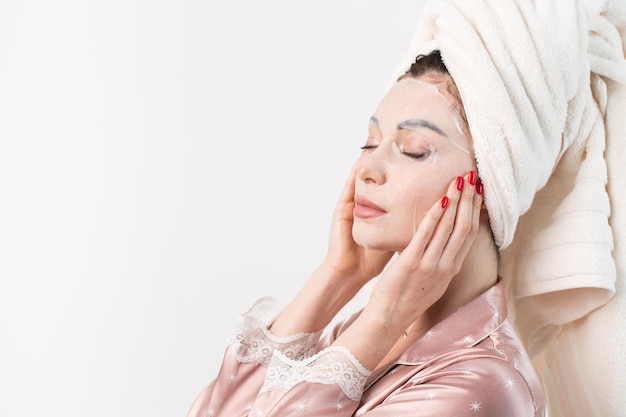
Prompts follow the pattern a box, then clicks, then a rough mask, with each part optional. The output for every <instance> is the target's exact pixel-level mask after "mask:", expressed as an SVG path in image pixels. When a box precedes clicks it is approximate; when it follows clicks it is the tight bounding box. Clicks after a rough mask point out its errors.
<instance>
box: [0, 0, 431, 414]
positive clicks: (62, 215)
mask: <svg viewBox="0 0 626 417" xmlns="http://www.w3.org/2000/svg"><path fill="white" fill-rule="evenodd" d="M422 7H423V1H408V0H403V1H393V2H388V1H383V0H379V1H356V0H355V1H326V2H295V1H287V0H283V1H277V0H272V1H263V2H258V1H252V0H249V1H242V0H239V1H229V2H226V1H223V2H219V3H217V2H209V1H206V0H205V1H184V0H183V1H180V0H179V1H174V0H152V1H148V0H145V1H139V0H123V1H122V0H109V1H99V2H96V1H85V0H74V1H72V0H56V1H28V0H3V1H2V2H0V415H1V416H6V417H19V416H29V417H30V416H59V417H72V416H90V417H93V416H116V417H118V416H164V417H165V416H168V417H169V416H184V415H185V414H186V412H187V411H188V409H189V407H190V405H191V403H192V402H193V400H194V398H195V396H196V395H197V394H198V392H199V391H200V390H201V389H202V388H203V387H204V386H205V385H206V384H207V383H208V382H209V381H210V380H211V379H212V378H213V377H214V375H215V373H216V372H217V369H218V366H219V364H220V361H221V357H222V353H223V349H224V347H225V343H226V340H227V338H228V336H229V334H230V330H231V328H232V324H233V322H234V320H235V319H236V317H237V315H238V314H239V313H240V312H242V311H243V310H245V309H246V308H247V307H248V306H249V305H250V304H251V303H252V302H253V301H254V300H255V299H257V298H258V297H260V296H263V295H273V296H275V297H277V298H280V299H283V300H285V301H288V300H289V299H290V297H292V296H293V295H294V294H295V292H296V291H297V289H298V288H299V287H300V285H301V284H302V283H303V282H304V280H305V279H306V278H307V276H308V275H309V274H310V272H311V271H312V270H313V269H314V268H315V266H316V265H317V264H318V263H319V262H320V261H321V259H322V258H323V256H324V253H325V250H326V240H327V236H328V230H329V225H330V217H331V213H332V209H333V207H334V204H335V201H336V199H337V197H338V196H339V193H340V191H341V188H342V186H343V183H344V180H345V178H346V176H347V174H348V171H349V169H350V167H351V165H352V162H353V160H354V159H355V157H356V156H357V155H358V152H359V150H358V147H359V146H360V145H361V144H362V143H363V141H364V140H365V133H366V127H367V120H368V118H369V116H370V114H371V113H372V111H373V110H374V108H375V106H376V105H377V103H378V101H379V99H380V98H381V97H382V94H383V92H384V89H385V86H386V85H387V82H388V80H389V77H390V76H391V74H392V72H393V70H394V68H395V66H396V64H397V62H398V61H399V60H400V58H401V57H402V55H403V53H404V52H405V50H406V48H407V47H408V44H409V40H410V37H411V35H412V33H413V29H414V27H415V23H416V22H417V19H418V17H419V12H420V11H421V9H422ZM357 301H359V300H358V299H357V300H355V302H357Z"/></svg>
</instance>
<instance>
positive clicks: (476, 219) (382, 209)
mask: <svg viewBox="0 0 626 417" xmlns="http://www.w3.org/2000/svg"><path fill="white" fill-rule="evenodd" d="M394 254H397V255H398V256H397V258H396V259H394V260H393V261H392V262H390V260H391V258H392V256H393V255H394ZM497 271H498V251H497V248H496V245H495V243H494V238H493V235H492V232H491V228H490V224H489V219H488V216H487V213H486V210H485V208H484V205H483V204H482V184H481V182H480V180H479V179H478V176H477V171H476V165H475V161H474V158H473V151H472V138H471V134H470V132H469V130H468V126H467V123H466V122H465V120H464V112H463V106H462V103H461V101H460V98H459V95H458V92H457V90H456V87H455V84H454V82H453V80H452V78H451V77H450V75H449V74H448V72H447V71H446V68H445V66H444V64H443V62H442V60H441V57H440V55H439V53H438V52H437V51H435V52H434V53H431V54H429V55H427V56H419V57H418V58H417V59H416V60H415V63H414V64H413V65H412V66H411V68H410V69H409V71H408V72H407V73H406V74H404V75H403V76H402V77H400V79H399V80H398V82H397V83H396V84H395V85H394V86H393V87H392V88H391V89H390V90H389V92H388V93H387V94H386V95H385V97H384V98H383V99H382V101H381V102H380V105H379V106H378V108H377V109H376V111H375V112H374V114H373V115H372V117H371V118H370V121H369V135H368V138H367V140H366V142H365V144H364V146H363V151H362V153H361V155H360V156H359V158H358V160H357V162H356V164H355V165H354V167H353V169H352V172H351V174H350V177H349V179H348V181H347V184H346V186H345V188H344V191H343V193H342V196H341V198H340V201H339V203H338V205H337V207H336V209H335V213H334V216H333V225H332V229H331V235H330V243H329V248H328V252H327V256H326V258H325V259H324V261H323V262H322V264H321V265H320V267H319V268H318V269H317V270H316V271H315V272H314V273H313V275H312V276H311V277H310V278H309V280H308V281H307V282H306V284H305V285H304V287H303V288H302V290H301V291H300V292H299V294H298V295H297V296H296V297H295V299H294V300H293V301H292V302H291V303H290V304H289V305H288V306H287V307H286V308H285V309H282V311H281V309H280V307H279V306H277V304H276V303H275V302H274V301H273V300H271V299H267V298H266V299H261V300H259V301H258V302H257V303H256V304H255V305H254V306H253V307H252V308H251V309H250V310H249V311H248V312H247V313H246V314H245V315H244V316H243V321H242V323H241V325H240V327H239V329H238V331H237V334H236V337H235V338H234V340H233V341H232V343H231V344H230V346H229V347H228V349H227V351H226V354H225V357H224V362H223V364H222V368H221V370H220V372H219V374H218V376H217V378H216V379H215V380H214V381H213V382H212V383H211V384H210V385H209V386H208V387H207V388H206V389H205V390H204V391H203V392H202V393H201V394H200V395H199V397H198V398H197V400H196V402H195V403H194V405H193V406H192V409H191V410H190V412H189V416H207V415H209V416H228V417H232V416H247V415H250V416H287V415H302V416H352V415H367V416H389V417H393V416H396V415H411V416H441V415H454V416H476V415H483V416H503V415H506V416H541V415H543V411H544V400H543V395H542V392H541V389H540V386H539V383H538V380H537V376H536V375H535V373H534V370H533V368H532V365H531V363H530V360H529V358H528V356H527V355H526V353H525V351H524V348H523V347H522V344H521V343H520V341H519V340H518V338H517V337H516V335H515V332H514V331H513V329H512V328H511V326H510V325H509V323H508V322H507V320H506V305H505V299H504V290H503V284H502V282H501V280H499V278H498V272H497ZM379 275H380V277H379V279H378V281H377V283H376V285H375V286H374V288H373V290H372V292H371V296H370V299H369V301H368V303H367V305H366V306H365V307H364V308H363V309H362V310H361V311H360V312H358V313H356V314H354V315H352V316H351V317H349V318H347V319H345V320H344V321H341V322H339V323H338V324H337V325H336V326H334V327H333V328H332V329H326V330H325V328H326V326H327V325H328V324H329V323H330V322H331V320H332V319H333V318H334V317H335V315H336V314H337V313H338V312H339V310H340V309H341V308H342V307H343V306H344V305H345V304H346V303H347V302H348V301H349V300H350V299H351V298H352V297H353V296H354V295H355V294H356V293H357V292H358V291H359V290H360V289H361V288H362V287H363V285H365V284H366V283H367V282H369V281H370V280H371V279H372V278H374V277H377V276H379Z"/></svg>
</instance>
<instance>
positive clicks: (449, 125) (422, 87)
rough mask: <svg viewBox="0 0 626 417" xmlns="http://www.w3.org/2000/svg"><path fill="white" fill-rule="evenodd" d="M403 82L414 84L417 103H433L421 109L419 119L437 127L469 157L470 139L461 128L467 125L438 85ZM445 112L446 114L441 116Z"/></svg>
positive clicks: (415, 80)
mask: <svg viewBox="0 0 626 417" xmlns="http://www.w3.org/2000/svg"><path fill="white" fill-rule="evenodd" d="M402 82H406V83H413V84H414V85H415V86H417V88H414V89H413V93H414V97H415V100H416V101H419V102H420V103H429V104H430V103H431V104H430V105H426V104H425V105H423V106H421V107H420V109H419V115H418V116H419V119H420V120H423V121H425V122H427V123H431V124H434V125H436V126H437V127H438V128H439V129H440V130H441V133H443V136H446V137H447V138H448V139H449V140H450V141H451V142H452V144H453V145H454V146H456V147H457V148H458V149H459V150H461V151H463V152H465V153H466V154H468V155H469V153H470V151H469V139H468V138H467V136H466V134H465V133H464V132H463V129H462V128H461V126H462V125H463V124H465V122H464V121H463V118H462V116H461V114H460V113H459V111H458V110H457V108H456V107H455V106H454V105H453V103H451V102H450V100H449V99H448V98H447V97H446V96H444V95H443V94H442V93H441V92H440V91H439V89H438V88H437V86H436V85H434V84H431V83H428V82H425V81H421V80H418V79H415V78H405V79H403V80H402ZM442 111H443V112H445V114H441V113H442Z"/></svg>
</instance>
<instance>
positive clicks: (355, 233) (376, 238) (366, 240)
mask: <svg viewBox="0 0 626 417" xmlns="http://www.w3.org/2000/svg"><path fill="white" fill-rule="evenodd" d="M352 238H353V239H354V241H355V242H356V244H357V245H359V246H362V247H364V248H367V249H373V250H379V251H384V252H402V251H403V250H404V249H405V248H406V247H407V245H408V244H409V241H408V240H407V239H399V238H395V239H393V238H392V237H391V236H385V235H383V234H381V233H365V232H362V231H359V230H355V229H353V230H352Z"/></svg>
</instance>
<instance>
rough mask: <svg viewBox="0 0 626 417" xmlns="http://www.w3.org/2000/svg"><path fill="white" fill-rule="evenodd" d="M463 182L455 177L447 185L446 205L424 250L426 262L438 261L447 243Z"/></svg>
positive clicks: (452, 227) (460, 178) (461, 178)
mask: <svg viewBox="0 0 626 417" xmlns="http://www.w3.org/2000/svg"><path fill="white" fill-rule="evenodd" d="M464 182H465V180H464V179H463V177H457V178H456V179H455V180H453V181H452V182H451V183H450V185H449V186H448V191H447V193H446V195H447V196H448V205H447V207H446V209H445V211H444V213H443V215H442V216H441V219H440V220H439V222H438V223H437V225H436V226H435V230H434V232H433V235H432V237H431V239H430V241H429V242H428V245H427V247H426V250H425V252H424V260H425V261H427V262H430V261H432V262H438V261H439V258H440V257H441V253H442V252H443V249H444V248H445V246H446V244H447V243H448V239H449V238H450V235H451V234H452V231H453V229H454V222H455V219H456V212H457V206H458V204H459V199H460V196H461V191H462V189H463V188H464ZM459 188H460V189H459Z"/></svg>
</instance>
